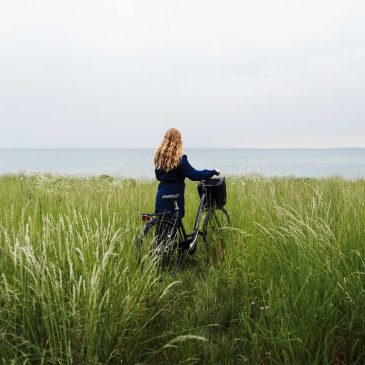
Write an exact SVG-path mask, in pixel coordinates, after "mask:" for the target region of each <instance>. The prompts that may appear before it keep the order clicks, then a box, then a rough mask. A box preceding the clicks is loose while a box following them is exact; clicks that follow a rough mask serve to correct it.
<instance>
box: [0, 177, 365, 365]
mask: <svg viewBox="0 0 365 365" xmlns="http://www.w3.org/2000/svg"><path fill="white" fill-rule="evenodd" d="M155 190H156V184H155V183H154V182H150V181H147V180H146V181H144V180H131V179H130V180H129V179H124V180H116V179H112V178H109V177H106V176H104V177H99V178H96V177H95V178H63V177H55V176H50V175H34V176H24V175H16V176H2V177H1V178H0V358H1V363H2V364H117V363H118V364H246V363H247V364H338V365H339V364H364V363H365V330H364V329H365V180H361V179H359V180H356V181H347V180H344V179H341V178H337V177H333V178H329V179H321V180H315V179H298V178H271V179H264V178H261V177H255V176H246V177H230V178H229V179H228V199H229V202H228V205H227V209H228V210H229V212H230V215H231V218H232V228H231V229H230V230H229V231H228V230H227V232H228V234H227V236H228V239H227V241H226V243H225V245H222V244H217V243H216V244H213V247H212V248H211V249H210V251H209V254H207V253H206V251H205V250H204V246H203V245H200V246H198V251H197V254H196V255H195V256H192V257H189V259H188V260H187V262H186V263H185V265H184V267H183V268H182V270H181V271H180V272H179V273H178V274H176V275H174V276H171V275H169V274H162V275H159V274H158V273H157V272H156V270H154V268H153V267H152V266H151V267H150V268H149V269H146V270H143V271H141V270H140V269H139V267H138V265H137V262H136V259H135V246H134V240H135V237H136V235H137V234H138V233H139V230H140V229H141V226H142V222H140V221H139V213H140V212H142V211H147V212H149V211H150V212H152V211H153V208H154V194H155ZM197 204H198V195H197V193H196V188H195V185H194V183H189V184H188V185H187V192H186V211H187V215H186V217H185V219H184V220H185V225H186V226H187V227H188V228H189V229H191V228H192V225H193V221H194V218H195V212H196V208H197Z"/></svg>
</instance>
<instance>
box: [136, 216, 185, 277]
mask: <svg viewBox="0 0 365 365" xmlns="http://www.w3.org/2000/svg"><path fill="white" fill-rule="evenodd" d="M182 240H183V238H182V234H181V232H180V230H179V229H176V228H175V227H174V222H172V221H169V220H166V219H155V220H153V221H151V222H149V223H147V224H146V225H145V227H144V230H143V232H142V234H141V236H140V237H139V238H138V239H137V259H138V263H139V264H140V265H141V267H142V269H143V268H145V267H146V266H148V265H153V266H155V267H158V268H159V269H163V270H166V271H168V272H171V273H172V272H174V271H176V270H178V269H179V267H180V266H181V264H182V262H183V258H184V257H185V254H184V251H185V250H183V249H182V248H180V247H179V242H181V241H182Z"/></svg>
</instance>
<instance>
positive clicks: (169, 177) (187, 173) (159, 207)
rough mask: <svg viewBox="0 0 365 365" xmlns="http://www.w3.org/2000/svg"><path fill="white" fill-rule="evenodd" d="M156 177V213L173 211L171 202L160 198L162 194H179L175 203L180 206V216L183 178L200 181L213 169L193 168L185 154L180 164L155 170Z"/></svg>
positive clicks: (182, 213)
mask: <svg viewBox="0 0 365 365" xmlns="http://www.w3.org/2000/svg"><path fill="white" fill-rule="evenodd" d="M155 174H156V179H157V180H158V181H160V184H159V185H158V189H157V194H156V213H163V212H165V211H168V210H170V211H173V210H174V205H173V203H171V202H165V201H163V200H162V196H163V195H170V194H180V198H179V200H178V201H177V204H178V205H179V208H180V216H181V217H183V216H184V214H185V208H184V191H185V178H186V177H187V178H189V179H190V180H193V181H200V180H206V179H209V178H210V177H212V176H213V175H214V171H213V170H201V171H199V170H195V169H194V167H192V166H191V165H190V164H189V161H188V158H187V157H186V155H183V156H182V158H181V161H180V164H179V165H178V166H177V167H175V168H174V169H172V170H170V171H167V172H166V171H165V170H163V169H156V170H155Z"/></svg>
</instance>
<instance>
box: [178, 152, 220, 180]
mask: <svg viewBox="0 0 365 365" xmlns="http://www.w3.org/2000/svg"><path fill="white" fill-rule="evenodd" d="M179 169H180V172H181V173H182V174H183V175H184V176H186V177H187V178H189V179H190V180H193V181H200V180H206V179H209V178H210V177H212V176H214V175H217V172H216V171H215V170H195V169H194V167H193V166H191V165H190V163H189V161H188V158H187V157H186V155H183V156H182V158H181V162H180V165H179Z"/></svg>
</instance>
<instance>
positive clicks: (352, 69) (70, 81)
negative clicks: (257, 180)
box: [0, 0, 365, 148]
mask: <svg viewBox="0 0 365 365" xmlns="http://www.w3.org/2000/svg"><path fill="white" fill-rule="evenodd" d="M364 19H365V1H363V0H359V1H355V0H276V1H273V0H256V1H248V0H247V1H246V0H237V1H236V0H234V1H233V0H225V1H222V0H220V1H214V0H181V1H177V0H165V1H162V0H153V1H152V0H143V1H142V0H131V1H129V0H103V1H101V0H99V1H94V0H87V1H84V0H72V1H70V0H62V1H59V0H34V1H31V0H29V1H26V0H11V1H10V0H9V1H3V2H2V3H1V5H0V127H1V133H0V148H28V147H30V148H47V147H50V148H104V147H106V148H129V147H155V146H156V145H157V144H158V143H159V142H160V140H161V137H162V134H163V133H164V131H165V129H166V128H169V127H177V128H179V129H180V130H181V131H182V133H183V136H184V143H185V146H186V147H341V146H365V41H364V40H365V21H364Z"/></svg>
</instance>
